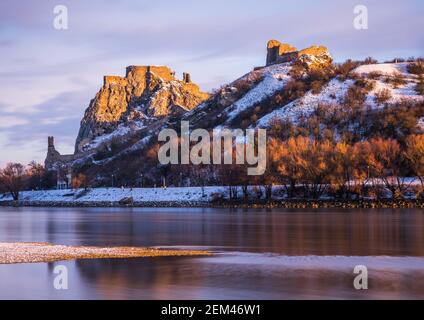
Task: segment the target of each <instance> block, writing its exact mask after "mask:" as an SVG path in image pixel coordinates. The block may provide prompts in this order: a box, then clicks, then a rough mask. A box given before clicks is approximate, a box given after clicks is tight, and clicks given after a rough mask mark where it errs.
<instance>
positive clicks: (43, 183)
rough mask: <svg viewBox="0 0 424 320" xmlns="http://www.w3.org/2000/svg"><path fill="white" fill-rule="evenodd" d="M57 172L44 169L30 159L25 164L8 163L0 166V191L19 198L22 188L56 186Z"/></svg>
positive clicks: (40, 188)
mask: <svg viewBox="0 0 424 320" xmlns="http://www.w3.org/2000/svg"><path fill="white" fill-rule="evenodd" d="M56 179H57V172H55V171H46V170H44V166H43V165H41V164H39V163H37V162H35V161H32V162H30V163H29V164H28V165H27V166H24V165H23V164H21V163H8V164H6V165H5V166H4V168H0V193H9V194H11V195H12V197H13V199H14V200H18V199H19V193H20V191H22V190H43V189H51V188H53V187H55V186H56V181H57V180H56Z"/></svg>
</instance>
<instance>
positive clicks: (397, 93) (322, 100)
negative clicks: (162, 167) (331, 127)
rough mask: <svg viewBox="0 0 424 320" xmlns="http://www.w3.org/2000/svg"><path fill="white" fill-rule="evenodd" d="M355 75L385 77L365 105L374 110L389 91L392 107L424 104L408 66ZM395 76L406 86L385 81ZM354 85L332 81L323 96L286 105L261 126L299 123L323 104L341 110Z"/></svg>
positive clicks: (373, 67) (369, 68) (363, 69)
mask: <svg viewBox="0 0 424 320" xmlns="http://www.w3.org/2000/svg"><path fill="white" fill-rule="evenodd" d="M353 72H354V73H356V74H358V75H362V76H366V75H368V74H370V73H378V74H380V75H381V76H380V77H379V78H377V79H375V87H374V88H373V89H372V90H371V91H370V92H369V93H368V94H367V98H366V102H365V103H366V105H367V106H369V107H371V108H379V107H381V106H379V105H378V104H377V103H376V102H375V96H376V94H377V93H378V92H380V91H381V90H383V89H387V90H388V91H389V92H390V95H391V98H390V100H389V101H388V102H389V103H395V102H398V101H401V100H409V101H419V100H423V97H422V96H421V95H418V94H417V93H416V91H415V85H416V83H417V79H416V76H414V75H412V74H410V73H408V71H407V63H382V64H370V65H363V66H360V67H358V68H356V69H355V70H354V71H353ZM394 74H402V75H403V76H404V78H405V81H406V84H404V85H401V86H399V87H398V88H394V87H393V85H392V84H390V83H386V82H385V81H384V80H385V79H384V78H386V77H387V76H393V75H394ZM370 80H372V79H370ZM353 83H354V80H350V79H348V80H346V81H340V80H338V79H332V80H331V81H330V82H329V83H328V84H327V85H326V86H325V87H324V88H323V89H322V91H321V92H320V93H319V94H314V93H312V92H311V91H309V92H307V93H306V94H305V95H304V96H303V97H301V98H299V99H297V100H295V101H293V102H291V103H289V104H287V105H283V106H281V107H280V108H277V109H275V110H274V111H272V112H271V113H268V114H267V115H265V116H263V117H262V118H261V119H259V120H258V122H257V126H258V127H267V126H269V124H270V122H271V121H272V119H288V120H291V121H292V122H294V123H296V121H297V120H298V119H299V118H300V117H301V116H306V117H307V116H309V115H310V114H311V113H312V112H313V111H314V110H316V108H317V107H318V106H319V105H320V104H328V105H334V106H337V105H338V104H339V103H340V102H341V99H342V98H343V96H344V95H345V94H346V92H347V90H348V89H349V87H350V86H352V85H353Z"/></svg>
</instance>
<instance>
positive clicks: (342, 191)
mask: <svg viewBox="0 0 424 320" xmlns="http://www.w3.org/2000/svg"><path fill="white" fill-rule="evenodd" d="M268 154H269V159H268V160H269V161H268V163H269V166H268V171H267V177H265V178H264V179H265V182H268V184H274V183H278V184H282V185H283V186H285V189H286V191H287V194H288V196H289V197H293V196H295V195H296V192H297V190H298V186H299V185H300V186H302V188H301V189H302V190H303V192H304V195H305V196H308V197H311V198H318V197H320V196H321V195H323V194H324V193H327V192H331V193H333V194H334V195H336V196H338V197H341V198H346V197H350V196H351V195H352V194H356V195H361V196H364V195H365V194H366V192H367V190H371V192H373V193H375V196H376V197H379V196H381V195H382V194H381V192H382V191H383V189H384V188H382V187H385V188H386V189H388V190H390V192H391V194H392V196H393V197H394V198H399V197H400V196H401V195H402V194H403V193H404V192H406V191H407V190H408V189H411V190H412V189H414V190H415V191H417V192H418V193H421V192H422V191H423V190H424V135H422V134H421V135H410V136H408V137H407V138H406V144H405V145H404V146H401V145H400V144H399V143H398V142H397V141H396V140H393V139H382V138H374V139H370V140H365V141H361V142H357V143H355V144H351V145H350V144H346V143H344V142H338V143H334V142H331V141H329V140H324V141H317V140H311V139H309V138H306V137H302V136H299V137H297V138H289V139H288V140H286V141H281V140H278V139H271V141H270V143H269V146H268ZM404 177H415V178H416V179H417V181H419V182H420V185H419V186H415V188H411V187H412V185H411V184H412V182H413V180H412V179H408V178H404Z"/></svg>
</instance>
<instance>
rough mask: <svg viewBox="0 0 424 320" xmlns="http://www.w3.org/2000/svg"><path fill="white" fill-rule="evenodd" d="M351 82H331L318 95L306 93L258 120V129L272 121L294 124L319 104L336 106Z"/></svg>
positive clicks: (336, 80)
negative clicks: (276, 119)
mask: <svg viewBox="0 0 424 320" xmlns="http://www.w3.org/2000/svg"><path fill="white" fill-rule="evenodd" d="M352 84H353V80H347V81H344V82H341V81H339V80H338V79H333V80H331V81H330V82H329V83H328V84H327V85H326V86H325V87H324V88H323V90H322V91H321V92H320V93H319V94H314V93H312V92H311V91H309V92H307V93H306V94H305V95H304V96H303V97H302V98H299V99H297V100H295V101H293V102H291V103H289V104H287V105H284V106H282V107H280V108H278V109H275V110H274V111H272V112H270V113H268V114H267V115H265V116H263V117H262V118H261V119H259V120H258V122H257V126H258V127H267V126H268V125H269V124H270V122H271V121H272V119H274V118H279V119H289V120H291V121H293V122H296V121H297V120H298V119H299V117H300V116H308V115H310V114H311V113H312V112H313V111H314V110H315V109H316V108H317V107H318V105H319V104H322V103H326V104H336V103H338V102H339V100H340V99H341V98H342V97H343V96H344V95H345V94H346V92H347V90H348V89H349V87H350V86H351V85H352Z"/></svg>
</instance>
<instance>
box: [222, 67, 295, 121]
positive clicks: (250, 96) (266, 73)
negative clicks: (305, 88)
mask: <svg viewBox="0 0 424 320" xmlns="http://www.w3.org/2000/svg"><path fill="white" fill-rule="evenodd" d="M290 69H291V67H290V63H282V64H277V65H272V66H269V67H265V68H263V69H261V70H260V71H261V72H262V73H263V79H262V81H261V82H260V83H259V84H257V85H256V86H255V87H254V88H253V89H251V90H250V91H249V92H248V93H247V94H245V95H244V96H243V97H242V98H241V99H240V100H238V101H237V102H235V103H234V104H233V105H231V106H230V107H229V108H228V109H227V111H226V112H227V114H228V118H227V123H228V122H231V121H232V120H233V119H234V118H236V117H237V116H238V115H239V114H240V112H242V111H244V110H246V109H247V108H250V107H252V106H253V105H254V104H256V103H259V102H261V101H262V100H264V99H266V98H267V97H269V96H272V95H273V94H274V93H275V92H276V91H278V90H281V89H282V88H283V87H284V86H285V85H286V83H287V81H288V80H290V76H289V75H288V73H289V71H290Z"/></svg>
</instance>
